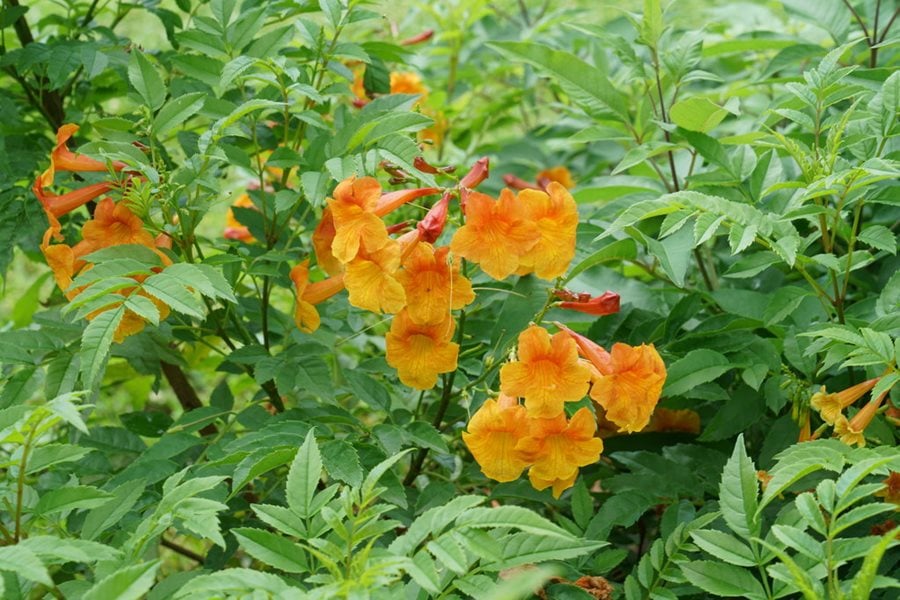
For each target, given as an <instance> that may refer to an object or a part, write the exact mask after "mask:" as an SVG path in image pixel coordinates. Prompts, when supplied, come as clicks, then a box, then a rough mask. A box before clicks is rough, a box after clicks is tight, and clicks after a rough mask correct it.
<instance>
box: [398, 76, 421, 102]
mask: <svg viewBox="0 0 900 600" xmlns="http://www.w3.org/2000/svg"><path fill="white" fill-rule="evenodd" d="M391 93H392V94H419V95H420V96H421V98H419V100H417V102H424V101H425V99H426V98H428V88H427V87H425V84H424V83H422V78H421V77H419V76H418V75H416V74H415V73H398V72H396V71H392V72H391Z"/></svg>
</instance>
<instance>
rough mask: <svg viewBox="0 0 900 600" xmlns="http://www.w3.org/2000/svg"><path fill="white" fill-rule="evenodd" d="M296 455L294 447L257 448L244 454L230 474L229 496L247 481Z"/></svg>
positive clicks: (238, 490) (289, 460) (232, 495)
mask: <svg viewBox="0 0 900 600" xmlns="http://www.w3.org/2000/svg"><path fill="white" fill-rule="evenodd" d="M296 456H297V450H296V447H294V448H291V447H286V448H259V449H258V450H255V451H254V452H252V453H251V454H250V455H248V456H246V457H245V458H244V459H243V460H241V462H239V463H238V465H237V466H236V467H235V468H234V474H233V475H232V476H231V481H232V484H231V496H230V497H234V495H235V494H237V493H238V492H240V491H241V490H242V489H244V486H246V485H247V484H248V483H250V482H251V481H253V480H254V479H256V478H257V477H259V476H260V475H262V474H263V473H268V472H269V471H271V470H272V469H277V468H278V467H280V466H282V465H286V464H288V463H289V462H291V461H292V460H293V459H294V458H295V457H296Z"/></svg>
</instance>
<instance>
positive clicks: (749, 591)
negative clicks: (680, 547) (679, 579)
mask: <svg viewBox="0 0 900 600" xmlns="http://www.w3.org/2000/svg"><path fill="white" fill-rule="evenodd" d="M678 566H679V567H680V568H681V571H682V572H683V573H684V575H685V577H687V578H688V581H690V582H691V584H693V585H695V586H697V587H698V588H700V589H701V590H703V591H705V592H709V593H710V594H712V595H714V596H732V597H738V598H748V599H750V600H755V599H757V598H759V599H762V598H765V597H766V593H765V591H764V590H763V587H762V584H761V583H760V582H759V580H758V579H756V577H754V576H753V574H752V573H751V572H750V571H748V570H747V569H744V568H742V567H737V566H735V565H729V564H726V563H720V562H715V561H711V560H695V561H691V562H685V563H681V564H679V565H678Z"/></svg>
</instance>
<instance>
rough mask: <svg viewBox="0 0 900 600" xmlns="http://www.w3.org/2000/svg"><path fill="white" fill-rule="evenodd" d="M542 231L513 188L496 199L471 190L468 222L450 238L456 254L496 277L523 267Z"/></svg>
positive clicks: (468, 201)
mask: <svg viewBox="0 0 900 600" xmlns="http://www.w3.org/2000/svg"><path fill="white" fill-rule="evenodd" d="M540 239H541V232H540V230H539V229H538V226H537V224H536V223H534V222H532V221H529V220H527V215H526V212H525V207H524V205H523V204H522V203H521V202H518V201H517V200H516V198H515V196H513V193H512V192H510V191H509V190H503V191H502V192H501V193H500V198H499V200H497V201H494V200H493V199H492V198H491V197H490V196H488V195H486V194H481V193H479V192H471V193H469V195H468V199H467V203H466V224H465V225H463V226H462V227H460V228H459V229H458V230H457V231H456V233H455V234H454V235H453V239H452V240H451V241H450V249H451V250H452V251H453V253H454V254H458V255H459V256H462V257H463V258H467V259H469V260H471V261H473V262H476V263H478V264H479V265H480V266H481V268H482V270H483V271H484V272H485V273H487V274H488V275H490V276H491V277H493V278H494V279H504V278H506V277H508V276H509V275H512V274H513V273H514V272H515V271H516V269H518V268H519V260H520V258H521V257H522V256H524V255H525V254H526V253H527V252H528V251H529V250H531V249H532V248H534V246H535V245H537V243H538V241H539V240H540Z"/></svg>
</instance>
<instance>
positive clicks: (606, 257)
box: [565, 238, 637, 282]
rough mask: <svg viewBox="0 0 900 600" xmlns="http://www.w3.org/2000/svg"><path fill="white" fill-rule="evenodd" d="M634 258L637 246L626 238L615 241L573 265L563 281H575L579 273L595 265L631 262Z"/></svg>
mask: <svg viewBox="0 0 900 600" xmlns="http://www.w3.org/2000/svg"><path fill="white" fill-rule="evenodd" d="M635 258H637V244H636V243H635V241H634V240H633V239H631V238H626V239H624V240H616V241H614V242H613V243H611V244H607V245H606V246H604V247H602V248H600V249H599V250H597V251H596V252H594V253H593V254H591V255H590V256H588V257H587V258H585V259H584V260H582V261H581V262H580V263H578V264H577V265H575V268H573V269H572V270H571V271H569V274H568V275H567V276H566V279H565V281H566V282H569V281H571V280H573V279H575V278H576V277H578V276H579V275H580V274H581V273H583V272H584V271H587V270H588V269H590V268H591V267H594V266H596V265H600V264H603V263H606V262H611V261H620V260H633V259H635Z"/></svg>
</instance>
